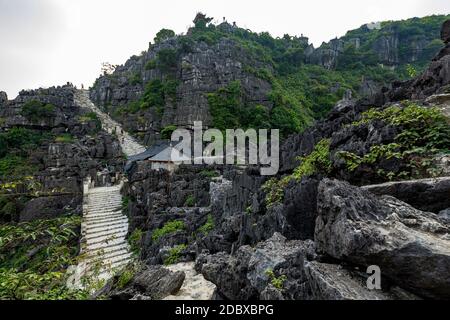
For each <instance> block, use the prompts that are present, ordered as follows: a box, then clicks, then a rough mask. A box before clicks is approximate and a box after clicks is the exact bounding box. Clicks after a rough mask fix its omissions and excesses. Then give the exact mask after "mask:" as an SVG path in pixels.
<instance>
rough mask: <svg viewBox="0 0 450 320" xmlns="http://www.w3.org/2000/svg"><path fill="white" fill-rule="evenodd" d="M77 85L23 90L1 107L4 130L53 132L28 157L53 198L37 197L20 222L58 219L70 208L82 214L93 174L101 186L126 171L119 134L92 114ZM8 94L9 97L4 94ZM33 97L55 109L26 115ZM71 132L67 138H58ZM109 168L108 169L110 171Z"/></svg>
mask: <svg viewBox="0 0 450 320" xmlns="http://www.w3.org/2000/svg"><path fill="white" fill-rule="evenodd" d="M75 92H76V90H75V88H74V87H73V86H72V85H65V86H62V87H51V88H47V89H37V90H29V91H21V92H20V94H19V96H18V97H17V98H16V99H14V100H10V101H7V100H6V96H5V95H3V96H4V98H5V99H4V100H5V102H4V103H3V106H2V107H1V108H0V118H2V119H4V121H2V122H1V124H0V132H7V131H9V130H11V129H12V128H25V129H28V130H33V131H34V132H36V133H41V134H45V135H47V136H49V138H48V139H45V140H44V141H43V142H42V144H41V145H39V146H36V147H35V148H34V149H30V151H28V152H27V153H28V154H27V161H28V162H29V163H30V165H32V166H33V167H35V168H36V172H35V173H34V174H33V177H34V179H35V182H36V183H38V184H39V185H40V186H41V189H42V190H40V191H41V192H42V193H53V195H51V196H49V197H39V198H38V199H33V200H31V201H30V202H29V203H27V204H25V206H24V207H21V208H20V212H19V214H18V215H17V216H15V217H14V220H16V221H30V220H34V219H37V218H54V217H56V216H59V215H62V214H64V213H67V212H78V213H81V194H82V191H83V180H84V179H85V178H86V177H88V176H90V177H91V180H92V181H93V182H94V183H95V185H97V186H102V185H105V184H107V183H111V181H112V180H114V179H115V177H116V174H117V173H120V172H121V171H122V166H123V159H122V152H121V150H120V145H119V143H118V141H117V139H116V138H115V137H114V136H112V135H110V134H108V133H106V132H104V131H102V130H101V127H100V126H99V124H98V123H97V122H96V121H95V119H91V118H89V117H86V114H87V112H88V111H86V110H83V109H81V108H80V107H79V106H78V105H77V104H76V103H75V101H74V96H75ZM2 99H3V98H2ZM29 101H39V102H41V103H42V104H51V105H53V110H52V111H51V112H49V113H48V114H47V115H46V116H43V117H41V118H40V119H29V118H27V117H26V116H24V115H23V112H22V111H23V110H22V109H23V106H24V105H25V103H27V102H29ZM64 135H67V136H68V137H69V139H68V141H67V142H59V141H58V140H56V138H57V137H60V136H64ZM105 172H106V173H105Z"/></svg>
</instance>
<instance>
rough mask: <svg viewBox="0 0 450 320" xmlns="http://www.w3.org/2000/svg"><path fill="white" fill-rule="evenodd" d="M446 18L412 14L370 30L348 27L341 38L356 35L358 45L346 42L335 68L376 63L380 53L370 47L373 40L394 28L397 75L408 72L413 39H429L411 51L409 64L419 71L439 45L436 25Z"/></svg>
mask: <svg viewBox="0 0 450 320" xmlns="http://www.w3.org/2000/svg"><path fill="white" fill-rule="evenodd" d="M449 18H450V16H449V15H447V16H445V15H433V16H429V17H424V18H420V19H419V18H412V19H408V20H403V21H387V22H383V23H382V26H381V29H379V30H377V29H375V30H371V31H370V32H369V31H368V30H367V29H365V28H359V29H356V30H352V31H349V32H348V33H347V34H346V35H345V37H343V40H345V41H348V40H350V39H354V38H359V39H360V47H359V48H356V47H355V46H353V45H350V44H348V45H347V47H346V48H345V51H344V54H343V56H342V57H341V58H340V59H339V63H338V64H339V65H338V69H346V70H352V69H353V70H362V69H364V68H365V67H367V66H375V67H378V64H379V63H382V62H383V61H380V57H378V55H377V54H376V52H375V51H374V50H373V47H374V45H375V43H376V42H377V41H379V40H380V39H381V38H383V37H386V36H389V35H392V34H393V32H396V33H397V34H398V35H399V55H398V59H399V63H400V65H402V66H403V67H402V68H401V69H400V70H399V71H398V73H397V74H398V75H399V76H400V77H401V78H406V77H408V76H409V75H408V71H407V68H406V66H408V65H409V63H410V60H411V55H412V53H414V51H415V50H416V48H415V44H416V42H417V41H421V40H423V39H428V40H429V41H430V43H429V44H428V46H426V47H425V48H424V49H423V50H420V51H418V52H415V54H416V58H417V60H416V61H414V63H413V64H412V66H413V67H414V68H416V69H417V70H418V71H420V70H422V69H423V68H424V67H425V66H426V65H427V64H428V63H429V61H430V60H431V59H432V58H433V56H434V55H435V54H436V53H437V52H438V51H439V49H440V48H442V45H443V44H442V41H440V29H441V26H442V23H443V22H444V21H446V20H447V19H449ZM433 39H434V40H433ZM379 72H380V73H382V70H381V68H379Z"/></svg>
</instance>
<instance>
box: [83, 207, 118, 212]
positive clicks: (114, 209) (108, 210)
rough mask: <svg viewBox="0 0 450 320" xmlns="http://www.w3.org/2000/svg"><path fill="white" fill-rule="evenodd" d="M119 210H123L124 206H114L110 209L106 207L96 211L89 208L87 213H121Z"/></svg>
mask: <svg viewBox="0 0 450 320" xmlns="http://www.w3.org/2000/svg"><path fill="white" fill-rule="evenodd" d="M119 210H122V206H114V207H109V206H108V207H104V208H100V207H98V208H95V209H92V208H87V211H88V212H91V213H104V212H111V211H119Z"/></svg>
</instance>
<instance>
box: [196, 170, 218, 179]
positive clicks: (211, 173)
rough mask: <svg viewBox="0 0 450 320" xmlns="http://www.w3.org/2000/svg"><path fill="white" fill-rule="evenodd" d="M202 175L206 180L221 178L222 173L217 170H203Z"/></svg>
mask: <svg viewBox="0 0 450 320" xmlns="http://www.w3.org/2000/svg"><path fill="white" fill-rule="evenodd" d="M200 175H201V176H202V177H204V178H216V177H218V176H220V173H219V172H218V171H217V170H208V169H205V170H202V171H200Z"/></svg>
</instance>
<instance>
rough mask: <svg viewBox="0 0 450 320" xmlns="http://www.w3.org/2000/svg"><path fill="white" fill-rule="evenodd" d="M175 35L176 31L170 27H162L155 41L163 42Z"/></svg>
mask: <svg viewBox="0 0 450 320" xmlns="http://www.w3.org/2000/svg"><path fill="white" fill-rule="evenodd" d="M173 37H175V32H173V31H172V30H170V29H161V30H160V31H159V32H158V33H157V34H156V37H155V39H154V41H155V43H160V42H163V41H164V40H167V39H170V38H173Z"/></svg>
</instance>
